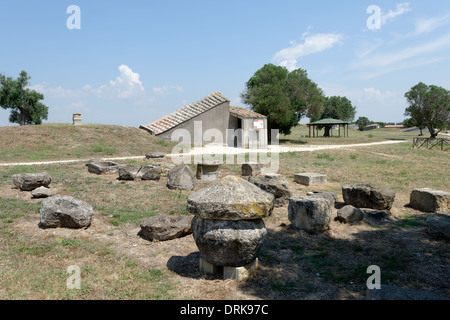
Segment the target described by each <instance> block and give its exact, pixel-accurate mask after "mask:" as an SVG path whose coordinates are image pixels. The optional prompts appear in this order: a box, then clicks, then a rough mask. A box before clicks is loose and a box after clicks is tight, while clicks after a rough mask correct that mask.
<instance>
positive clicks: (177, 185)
mask: <svg viewBox="0 0 450 320" xmlns="http://www.w3.org/2000/svg"><path fill="white" fill-rule="evenodd" d="M167 187H168V188H169V189H183V190H192V189H194V188H195V176H194V173H193V172H192V170H191V168H189V167H188V166H186V165H181V166H177V167H175V168H173V169H171V170H170V171H169V173H168V174H167Z"/></svg>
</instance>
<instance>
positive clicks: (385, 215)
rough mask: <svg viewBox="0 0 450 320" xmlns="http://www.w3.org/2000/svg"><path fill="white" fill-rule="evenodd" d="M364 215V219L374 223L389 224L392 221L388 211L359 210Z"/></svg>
mask: <svg viewBox="0 0 450 320" xmlns="http://www.w3.org/2000/svg"><path fill="white" fill-rule="evenodd" d="M361 211H362V212H363V213H364V219H370V220H371V221H374V222H389V221H391V220H393V218H392V213H391V212H390V211H389V210H377V209H361Z"/></svg>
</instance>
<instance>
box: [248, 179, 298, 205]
mask: <svg viewBox="0 0 450 320" xmlns="http://www.w3.org/2000/svg"><path fill="white" fill-rule="evenodd" d="M248 182H251V183H253V184H254V185H256V186H257V187H259V188H260V189H261V190H264V191H266V192H269V193H271V194H273V195H274V197H275V200H274V206H275V207H281V206H284V205H285V204H286V203H287V202H288V200H289V197H290V196H291V195H292V193H291V191H289V184H288V182H287V181H286V179H284V178H283V177H282V176H280V175H277V174H266V175H264V176H250V177H248Z"/></svg>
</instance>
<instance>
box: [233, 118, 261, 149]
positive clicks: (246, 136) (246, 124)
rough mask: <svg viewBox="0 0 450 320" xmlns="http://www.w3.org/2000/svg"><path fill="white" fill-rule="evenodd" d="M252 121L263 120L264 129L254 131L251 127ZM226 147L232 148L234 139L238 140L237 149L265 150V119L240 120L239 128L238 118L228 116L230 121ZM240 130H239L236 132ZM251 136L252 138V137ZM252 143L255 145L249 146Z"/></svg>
mask: <svg viewBox="0 0 450 320" xmlns="http://www.w3.org/2000/svg"><path fill="white" fill-rule="evenodd" d="M253 120H263V121H264V129H256V128H254V127H253ZM228 128H229V132H228V138H227V140H228V146H229V147H234V146H235V145H234V139H235V137H237V138H238V143H237V147H238V148H249V147H252V148H258V149H265V148H267V139H268V138H267V119H264V118H262V119H260V118H241V128H239V126H238V118H237V117H235V116H233V115H230V121H229V123H228ZM238 129H241V130H238ZM252 135H253V136H252ZM251 140H256V141H253V142H252V143H253V144H255V143H257V145H253V146H251V145H250V144H251Z"/></svg>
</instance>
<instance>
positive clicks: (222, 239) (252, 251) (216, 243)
mask: <svg viewBox="0 0 450 320" xmlns="http://www.w3.org/2000/svg"><path fill="white" fill-rule="evenodd" d="M192 231H193V236H194V240H195V243H196V244H197V247H198V248H199V250H200V252H201V254H202V258H203V259H205V260H206V261H207V262H209V263H211V264H213V265H215V266H229V267H241V266H244V265H247V264H249V263H251V262H252V261H254V260H255V259H256V256H257V254H258V251H259V249H260V248H261V245H262V244H263V242H264V237H265V235H266V234H267V230H266V227H265V225H264V221H263V219H253V220H238V221H230V220H205V219H200V218H197V217H194V218H193V219H192Z"/></svg>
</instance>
